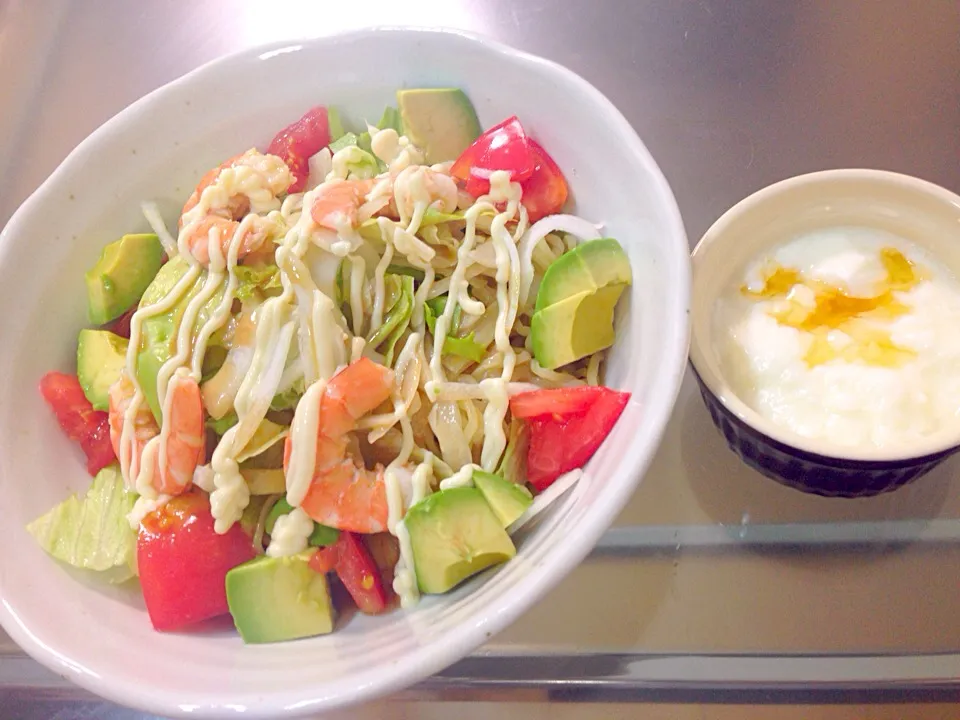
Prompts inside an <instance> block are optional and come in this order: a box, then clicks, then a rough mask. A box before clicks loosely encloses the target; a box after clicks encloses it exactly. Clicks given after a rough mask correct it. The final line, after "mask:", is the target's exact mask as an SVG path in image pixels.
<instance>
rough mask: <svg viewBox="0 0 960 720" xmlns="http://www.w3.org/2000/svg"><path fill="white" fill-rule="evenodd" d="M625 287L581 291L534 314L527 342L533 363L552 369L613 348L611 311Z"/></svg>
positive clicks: (616, 286)
mask: <svg viewBox="0 0 960 720" xmlns="http://www.w3.org/2000/svg"><path fill="white" fill-rule="evenodd" d="M625 287H626V284H623V283H621V284H617V285H608V286H607V287H603V288H600V289H599V290H585V291H583V292H581V293H579V294H577V295H574V296H573V297H569V298H567V299H565V300H561V301H560V302H558V303H555V304H553V305H550V306H549V307H546V308H544V309H543V310H538V311H537V312H535V313H534V314H533V318H532V319H531V321H530V342H531V345H532V346H533V355H534V357H535V358H536V359H537V362H538V363H540V365H541V366H543V367H545V368H547V369H550V370H553V369H555V368H558V367H560V366H562V365H567V364H568V363H572V362H573V361H575V360H579V359H580V358H582V357H586V356H587V355H592V354H593V353H595V352H597V351H599V350H603V349H604V348H608V347H610V346H611V345H613V340H614V335H613V311H614V308H615V307H616V306H617V300H619V299H620V295H621V293H623V290H624V288H625Z"/></svg>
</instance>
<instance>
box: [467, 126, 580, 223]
mask: <svg viewBox="0 0 960 720" xmlns="http://www.w3.org/2000/svg"><path fill="white" fill-rule="evenodd" d="M495 170H506V171H508V172H509V173H510V180H511V181H512V182H517V183H520V185H521V187H522V188H523V196H522V199H521V202H522V203H523V206H524V207H525V208H526V209H527V215H528V216H529V218H530V222H536V221H537V220H539V219H540V218H543V217H546V216H547V215H552V214H554V213H556V212H558V211H559V210H560V208H562V207H563V204H564V203H565V202H566V201H567V196H568V195H569V194H570V190H569V188H568V186H567V181H566V178H564V177H563V172H561V170H560V168H559V167H558V166H557V163H555V162H554V160H553V158H552V157H550V155H549V153H547V151H546V150H544V149H543V148H542V147H541V146H540V144H539V143H538V142H537V141H536V140H534V139H532V138H530V137H527V134H526V132H525V131H524V129H523V126H522V125H521V124H520V121H519V120H518V119H517V116H516V115H513V116H511V117H509V118H507V119H506V120H504V121H503V122H502V123H500V124H499V125H495V126H493V127H492V128H490V129H489V130H487V131H486V132H485V133H483V134H482V135H481V136H480V137H478V138H477V139H476V140H475V141H474V143H473V144H472V145H471V146H470V147H468V148H467V149H466V150H464V152H463V154H462V155H461V156H460V157H459V158H457V160H456V162H454V163H453V167H452V168H451V169H450V174H451V175H452V176H453V177H454V178H456V179H457V180H458V181H459V182H460V184H461V185H462V186H463V188H464V190H466V191H467V192H468V193H469V194H470V195H472V196H473V197H480V196H481V195H485V194H487V193H488V192H490V174H491V173H492V172H493V171H495Z"/></svg>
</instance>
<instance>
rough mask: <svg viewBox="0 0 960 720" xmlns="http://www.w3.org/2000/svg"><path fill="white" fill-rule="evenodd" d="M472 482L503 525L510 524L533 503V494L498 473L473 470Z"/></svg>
mask: <svg viewBox="0 0 960 720" xmlns="http://www.w3.org/2000/svg"><path fill="white" fill-rule="evenodd" d="M473 484H474V487H476V488H477V490H479V491H480V492H481V493H483V498H484V499H485V500H486V501H487V503H489V505H490V508H491V509H492V510H493V513H494V515H496V516H497V517H498V518H499V519H500V524H501V525H503V527H508V526H509V525H511V524H512V523H513V522H514V521H515V520H516V519H517V518H518V517H520V516H521V515H523V513H525V512H526V511H527V508H528V507H530V506H531V505H532V504H533V495H531V494H530V491H529V490H527V489H526V488H525V487H524V486H523V485H517V484H516V483H512V482H510V481H509V480H505V479H503V478H502V477H500V476H499V475H494V474H493V473H488V472H484V471H483V470H474V471H473Z"/></svg>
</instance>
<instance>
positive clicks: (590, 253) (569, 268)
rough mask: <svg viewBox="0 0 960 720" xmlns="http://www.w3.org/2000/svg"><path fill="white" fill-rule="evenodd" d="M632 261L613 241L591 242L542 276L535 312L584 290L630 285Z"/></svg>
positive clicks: (570, 252) (577, 247) (555, 264)
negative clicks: (621, 284) (620, 284)
mask: <svg viewBox="0 0 960 720" xmlns="http://www.w3.org/2000/svg"><path fill="white" fill-rule="evenodd" d="M630 280H631V274H630V260H628V259H627V254H626V253H625V252H624V251H623V248H621V247H620V243H618V242H617V241H616V240H614V239H613V238H602V239H600V240H588V241H587V242H583V243H580V244H579V245H577V246H576V247H575V248H573V249H572V250H570V251H568V252H565V253H564V254H563V255H561V256H560V257H559V258H557V259H556V260H555V261H554V262H553V263H551V264H550V266H549V267H548V268H547V271H546V272H545V273H544V274H543V280H542V282H541V283H540V289H539V290H538V291H537V303H536V307H535V308H534V310H543V309H544V308H546V307H550V306H551V305H553V304H555V303H558V302H561V301H562V300H566V299H567V298H568V297H573V296H574V295H577V294H578V293H581V292H583V291H584V290H596V289H598V288H602V287H606V286H607V285H616V284H619V283H623V284H626V285H629V284H630Z"/></svg>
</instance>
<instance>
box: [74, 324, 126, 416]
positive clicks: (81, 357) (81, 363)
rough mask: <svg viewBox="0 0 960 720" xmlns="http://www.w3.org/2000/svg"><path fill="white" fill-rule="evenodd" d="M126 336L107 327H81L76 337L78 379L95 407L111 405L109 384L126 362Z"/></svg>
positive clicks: (102, 407) (113, 380)
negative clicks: (94, 328)
mask: <svg viewBox="0 0 960 720" xmlns="http://www.w3.org/2000/svg"><path fill="white" fill-rule="evenodd" d="M128 344H129V343H128V341H127V340H126V338H122V337H120V336H119V335H116V334H115V333H112V332H110V331H108V330H81V331H80V335H79V337H78V338H77V379H78V380H80V387H82V388H83V394H84V395H86V396H87V400H89V401H90V404H91V405H93V409H94V410H106V409H108V407H109V405H110V386H111V385H113V384H114V383H115V382H116V381H117V380H118V379H119V378H120V373H121V372H123V366H124V365H125V364H126V362H127V345H128Z"/></svg>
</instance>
